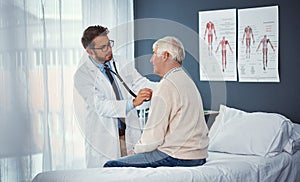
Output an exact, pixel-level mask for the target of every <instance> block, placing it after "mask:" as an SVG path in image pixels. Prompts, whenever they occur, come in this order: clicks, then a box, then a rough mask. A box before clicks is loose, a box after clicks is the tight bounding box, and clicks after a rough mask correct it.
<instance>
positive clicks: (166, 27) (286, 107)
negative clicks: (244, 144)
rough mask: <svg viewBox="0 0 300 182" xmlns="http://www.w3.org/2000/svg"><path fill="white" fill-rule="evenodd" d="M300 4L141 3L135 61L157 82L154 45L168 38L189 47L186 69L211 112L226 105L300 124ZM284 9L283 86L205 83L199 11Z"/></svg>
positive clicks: (281, 41)
mask: <svg viewBox="0 0 300 182" xmlns="http://www.w3.org/2000/svg"><path fill="white" fill-rule="evenodd" d="M296 3H297V2H296V0H290V1H284V0H279V1H275V0H264V1H259V0H254V1H242V0H237V1H234V0H224V1H217V0H210V1H206V0H163V1H162V0H135V1H134V6H135V7H134V16H135V40H136V45H135V46H136V47H135V57H136V58H137V60H136V67H137V69H138V70H139V71H140V72H141V73H142V74H143V75H146V76H149V77H151V79H152V78H153V79H157V77H155V76H154V75H152V74H151V73H152V72H153V69H152V64H151V63H150V62H149V59H150V57H151V51H152V43H153V42H154V41H155V40H156V39H158V38H161V37H163V36H165V35H173V36H177V37H178V38H179V39H180V40H181V41H182V42H183V44H184V45H185V48H186V52H187V56H186V59H185V61H184V65H183V66H184V68H185V69H186V70H187V71H188V73H189V74H190V75H191V77H192V79H193V80H194V81H195V83H196V85H197V87H198V89H199V91H200V93H201V95H202V99H203V103H204V108H205V109H213V110H218V109H219V105H220V104H226V105H228V106H231V107H236V108H239V109H242V110H245V111H249V112H252V111H266V112H276V113H281V114H283V115H285V116H286V117H288V118H290V119H291V120H292V121H294V122H298V123H300V84H299V78H300V60H299V52H298V51H300V42H299V39H300V38H299V35H298V32H299V30H300V24H299V23H298V22H299V20H298V18H299V17H300V11H299V8H298V7H297V6H296ZM274 5H278V6H279V35H280V36H279V75H280V83H240V82H207V81H200V78H199V64H198V63H199V61H198V59H199V50H198V48H199V45H198V44H199V43H198V42H199V40H198V37H197V36H198V35H197V33H198V11H204V10H218V9H231V8H237V9H239V8H253V7H263V6H274Z"/></svg>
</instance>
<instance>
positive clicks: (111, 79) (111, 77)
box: [104, 64, 126, 135]
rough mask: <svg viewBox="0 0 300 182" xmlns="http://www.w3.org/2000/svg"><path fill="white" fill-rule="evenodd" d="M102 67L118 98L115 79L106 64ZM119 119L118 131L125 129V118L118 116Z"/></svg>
mask: <svg viewBox="0 0 300 182" xmlns="http://www.w3.org/2000/svg"><path fill="white" fill-rule="evenodd" d="M104 69H105V73H106V75H107V77H108V79H109V81H110V83H111V85H112V87H113V90H114V92H115V95H116V98H117V100H120V93H119V91H118V88H117V83H116V81H115V80H114V78H113V76H112V74H111V72H110V68H109V67H108V65H107V64H104ZM118 119H119V132H124V131H125V129H126V124H125V119H124V118H118ZM120 130H121V131H120ZM119 134H120V135H123V133H122V134H121V133H119Z"/></svg>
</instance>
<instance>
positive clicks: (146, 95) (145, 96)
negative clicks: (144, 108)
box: [133, 88, 152, 107]
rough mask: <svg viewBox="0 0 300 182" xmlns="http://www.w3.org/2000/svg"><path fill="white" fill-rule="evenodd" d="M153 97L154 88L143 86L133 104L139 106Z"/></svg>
mask: <svg viewBox="0 0 300 182" xmlns="http://www.w3.org/2000/svg"><path fill="white" fill-rule="evenodd" d="M151 97H152V89H150V88H143V89H141V90H140V91H139V93H138V94H137V96H136V98H134V99H133V106H134V107H136V106H139V105H141V104H143V102H144V101H145V100H149V99H151Z"/></svg>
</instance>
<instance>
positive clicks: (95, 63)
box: [89, 56, 111, 73]
mask: <svg viewBox="0 0 300 182" xmlns="http://www.w3.org/2000/svg"><path fill="white" fill-rule="evenodd" d="M89 58H90V60H91V61H92V62H93V63H94V65H95V66H96V67H97V68H99V70H100V71H101V72H102V73H105V69H104V64H100V63H98V62H96V61H95V60H94V59H93V58H92V57H91V56H89ZM105 64H106V65H107V66H108V67H109V69H111V66H110V62H106V63H105Z"/></svg>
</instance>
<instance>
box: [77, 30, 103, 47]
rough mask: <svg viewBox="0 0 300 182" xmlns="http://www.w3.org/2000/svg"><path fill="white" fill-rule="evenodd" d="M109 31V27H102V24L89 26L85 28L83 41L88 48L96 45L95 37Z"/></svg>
mask: <svg viewBox="0 0 300 182" xmlns="http://www.w3.org/2000/svg"><path fill="white" fill-rule="evenodd" d="M108 33H109V30H108V28H106V27H102V26H100V25H94V26H89V27H88V28H87V29H85V30H84V32H83V35H82V38H81V43H82V45H83V47H84V48H85V49H86V48H87V47H94V42H93V40H94V38H96V37H98V36H106V35H107V34H108Z"/></svg>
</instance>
